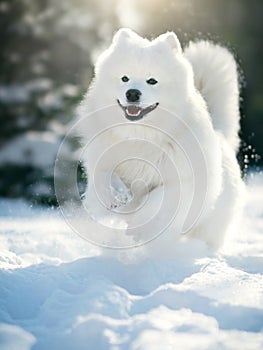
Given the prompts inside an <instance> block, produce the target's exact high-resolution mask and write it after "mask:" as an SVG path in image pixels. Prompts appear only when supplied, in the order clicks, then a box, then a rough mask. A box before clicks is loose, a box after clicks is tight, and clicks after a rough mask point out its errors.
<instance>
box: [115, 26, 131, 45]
mask: <svg viewBox="0 0 263 350" xmlns="http://www.w3.org/2000/svg"><path fill="white" fill-rule="evenodd" d="M134 34H135V33H134V32H133V31H132V30H131V29H129V28H121V29H119V30H118V31H117V32H116V33H115V35H114V37H113V40H112V43H113V44H114V45H116V44H119V43H124V42H126V41H127V40H128V39H129V38H131V37H132V36H133V35H134Z"/></svg>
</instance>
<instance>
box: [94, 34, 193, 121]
mask: <svg viewBox="0 0 263 350" xmlns="http://www.w3.org/2000/svg"><path fill="white" fill-rule="evenodd" d="M188 70H189V69H188V65H187V63H186V60H185V59H184V58H183V54H182V49H181V45H180V43H179V40H178V38H177V36H176V35H175V34H174V33H173V32H167V33H165V34H162V35H160V36H159V37H157V38H156V39H154V40H152V41H150V40H148V39H145V38H142V37H140V36H139V35H138V34H136V33H134V32H133V31H132V30H130V29H124V28H123V29H120V30H119V31H118V32H117V33H116V34H115V36H114V38H113V41H112V44H111V46H110V47H109V48H108V49H107V50H106V51H105V52H104V53H103V54H102V55H101V56H100V57H99V59H98V62H97V64H96V66H95V73H96V74H95V81H94V84H93V87H94V89H96V94H100V97H101V99H102V103H103V102H104V103H105V104H107V103H108V104H114V103H117V104H118V105H119V107H120V109H121V110H122V112H123V115H124V116H125V117H126V118H127V119H128V120H129V121H138V120H140V119H142V118H143V117H145V116H148V115H154V114H155V113H156V111H158V109H159V106H161V107H163V108H166V109H172V108H173V107H174V105H175V104H176V101H177V103H181V102H182V99H184V98H185V97H186V92H185V91H186V90H187V84H188V75H189V74H188ZM105 104H104V106H105Z"/></svg>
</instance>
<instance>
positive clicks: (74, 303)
mask: <svg viewBox="0 0 263 350" xmlns="http://www.w3.org/2000/svg"><path fill="white" fill-rule="evenodd" d="M262 197H263V176H262V175H256V176H253V178H251V179H250V181H249V185H248V204H247V208H246V210H245V212H246V217H244V218H243V224H242V232H239V236H238V239H237V240H236V241H235V242H234V243H233V244H232V246H231V247H230V246H228V248H227V249H226V250H225V251H224V252H223V253H221V254H220V255H215V254H213V253H212V252H209V251H208V250H207V249H206V248H204V247H203V246H202V244H198V243H197V242H193V243H192V244H190V243H189V244H185V245H183V244H182V245H180V246H179V247H176V248H175V249H174V254H173V255H169V254H166V252H161V251H160V250H161V248H160V246H159V252H160V255H159V257H157V256H156V255H155V257H148V258H143V257H142V256H141V255H142V254H143V253H142V251H140V253H139V254H138V252H136V251H135V250H134V249H133V250H130V251H129V253H127V256H126V257H125V256H121V257H119V258H118V259H117V258H116V257H115V256H114V254H115V253H114V252H111V255H110V254H109V252H108V251H107V254H106V253H105V251H103V252H101V251H100V250H99V249H98V248H96V247H95V246H91V245H90V244H88V243H87V242H86V241H84V240H82V239H81V238H79V237H78V236H77V235H76V234H74V233H72V232H71V231H70V229H69V228H68V227H67V226H66V224H65V223H64V221H63V219H62V218H61V217H60V216H59V214H58V213H57V212H56V211H47V210H43V209H39V208H30V207H29V206H28V204H27V203H25V202H23V201H21V202H20V201H11V200H10V201H6V200H2V201H1V202H0V211H1V222H0V229H1V235H0V251H1V256H0V267H1V270H0V322H1V323H0V349H1V350H26V349H34V350H40V349H41V350H44V349H45V350H46V349H48V350H61V349H63V350H73V349H77V350H82V349H83V350H84V349H85V350H103V349H107V350H108V349H109V350H120V349H121V350H122V349H132V350H155V349H156V350H157V349H158V350H159V349H164V350H169V349H170V350H174V349H176V350H189V349H191V350H192V349H196V350H197V349H198V350H203V349H208V350H211V349H212V350H217V349H220V350H222V349H231V350H236V349H244V350H250V349H251V350H252V349H253V350H255V349H258V350H259V349H263V277H262V269H263V208H262ZM156 246H157V247H158V243H156V245H155V250H156ZM172 248H174V247H172ZM153 250H154V249H153ZM161 253H162V254H161ZM136 255H138V256H140V259H139V260H138V261H133V257H134V256H136Z"/></svg>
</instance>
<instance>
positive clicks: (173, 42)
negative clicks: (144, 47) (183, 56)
mask: <svg viewBox="0 0 263 350" xmlns="http://www.w3.org/2000/svg"><path fill="white" fill-rule="evenodd" d="M155 40H156V41H158V42H166V43H167V44H168V45H169V46H170V47H171V48H172V49H174V50H176V51H177V52H178V53H182V47H181V44H180V41H179V40H178V38H177V35H176V34H175V33H174V32H167V33H164V34H161V35H160V36H158V37H157V38H156V39H155Z"/></svg>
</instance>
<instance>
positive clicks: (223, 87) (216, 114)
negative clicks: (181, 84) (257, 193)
mask: <svg viewBox="0 0 263 350" xmlns="http://www.w3.org/2000/svg"><path fill="white" fill-rule="evenodd" d="M184 53H185V57H186V58H187V59H188V60H189V61H190V63H191V64H192V67H193V71H194V79H195V85H196V88H197V89H198V90H199V91H200V93H201V94H202V96H203V97H204V99H205V101H206V103H207V107H208V111H209V112H210V115H211V117H212V123H213V125H214V128H215V129H216V130H219V131H221V132H222V133H223V134H224V136H225V138H226V139H227V140H228V142H229V143H230V145H231V146H232V147H233V149H234V150H237V149H238V146H239V137H238V132H239V119H240V115H239V85H238V72H237V65H236V61H235V59H234V57H233V56H232V54H231V53H230V52H229V51H228V50H227V49H226V48H223V47H221V46H219V45H215V44H212V43H210V42H208V41H199V42H196V43H194V42H191V43H190V44H189V46H188V47H187V48H186V49H185V51H184Z"/></svg>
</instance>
